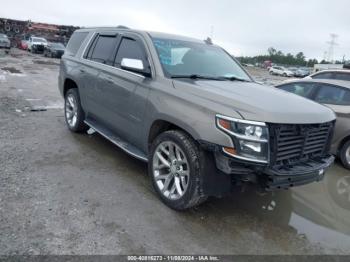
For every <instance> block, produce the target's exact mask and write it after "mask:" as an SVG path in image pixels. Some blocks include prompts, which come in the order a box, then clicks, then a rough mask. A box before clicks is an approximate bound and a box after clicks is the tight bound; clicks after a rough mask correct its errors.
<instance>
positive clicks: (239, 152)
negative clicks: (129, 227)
mask: <svg viewBox="0 0 350 262" xmlns="http://www.w3.org/2000/svg"><path fill="white" fill-rule="evenodd" d="M216 124H217V126H218V128H219V129H221V130H222V131H224V132H225V133H227V134H229V135H230V136H231V138H232V140H233V143H234V148H227V147H223V151H224V152H225V153H227V154H229V155H230V156H233V157H236V158H239V159H243V160H248V161H255V162H259V163H267V162H268V160H269V159H268V155H269V143H268V142H269V133H268V128H267V127H266V124H265V123H263V122H256V121H248V120H242V119H235V118H231V117H226V116H222V115H216Z"/></svg>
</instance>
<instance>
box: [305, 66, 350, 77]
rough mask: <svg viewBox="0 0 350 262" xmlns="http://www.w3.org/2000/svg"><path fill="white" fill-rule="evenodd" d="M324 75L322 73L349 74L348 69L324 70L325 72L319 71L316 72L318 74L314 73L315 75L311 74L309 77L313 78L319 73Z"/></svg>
mask: <svg viewBox="0 0 350 262" xmlns="http://www.w3.org/2000/svg"><path fill="white" fill-rule="evenodd" d="M321 72H322V73H324V72H331V73H332V72H333V73H334V72H341V73H347V74H350V70H349V69H346V68H344V69H325V70H321V71H318V72H315V73H313V74H312V75H311V76H313V75H317V74H319V73H321Z"/></svg>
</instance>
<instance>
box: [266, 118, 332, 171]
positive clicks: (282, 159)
mask: <svg viewBox="0 0 350 262" xmlns="http://www.w3.org/2000/svg"><path fill="white" fill-rule="evenodd" d="M333 126H334V123H333V122H328V123H324V124H309V125H283V124H270V125H269V128H270V141H271V144H270V153H271V156H270V159H271V161H270V163H271V164H272V165H283V164H294V163H296V162H299V161H303V160H305V159H309V158H314V157H320V156H324V155H326V154H327V153H328V151H329V146H330V140H331V137H332V134H333Z"/></svg>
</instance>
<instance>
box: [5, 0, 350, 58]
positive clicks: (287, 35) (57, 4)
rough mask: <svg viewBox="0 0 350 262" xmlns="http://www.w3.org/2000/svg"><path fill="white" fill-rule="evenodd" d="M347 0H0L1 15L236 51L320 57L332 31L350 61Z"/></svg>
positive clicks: (238, 53)
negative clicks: (125, 30) (170, 37)
mask: <svg viewBox="0 0 350 262" xmlns="http://www.w3.org/2000/svg"><path fill="white" fill-rule="evenodd" d="M349 10H350V1H349V0H318V1H317V0H304V1H303V0H265V1H263V0H250V1H249V0H240V1H238V0H216V1H211V0H202V1H197V0H187V1H186V0H172V1H166V0H147V1H146V0H144V1H132V0H128V1H127V0H124V1H120V0H98V1H96V0H55V1H51V0H44V1H39V0H30V1H28V0H15V1H2V3H1V4H0V17H6V18H14V19H23V20H28V19H31V20H32V21H35V22H47V23H56V24H66V25H77V26H101V25H111V26H115V25H120V24H122V25H126V26H129V27H132V28H137V29H146V30H152V31H161V32H169V33H177V34H183V35H187V36H192V37H196V38H200V39H204V38H206V37H207V36H209V35H211V28H213V31H214V33H213V39H214V42H215V43H216V44H219V45H221V46H223V47H224V48H225V49H227V50H228V51H229V52H231V53H233V54H234V55H236V56H241V55H257V54H264V53H266V50H267V48H268V47H270V46H273V47H275V48H276V49H278V50H282V51H283V52H284V53H287V52H290V53H292V54H295V53H297V52H299V51H303V52H304V54H305V55H306V56H307V57H308V58H314V57H315V58H318V59H322V58H323V56H324V52H325V51H327V50H328V45H327V41H329V40H330V36H329V34H330V33H335V34H337V35H339V37H338V39H337V42H338V44H339V45H338V46H336V48H335V52H334V53H335V59H339V60H341V59H342V57H343V55H345V56H346V59H347V60H350V12H349Z"/></svg>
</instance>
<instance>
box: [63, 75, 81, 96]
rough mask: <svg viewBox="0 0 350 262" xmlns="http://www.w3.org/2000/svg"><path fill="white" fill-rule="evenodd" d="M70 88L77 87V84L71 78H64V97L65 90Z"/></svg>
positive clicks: (64, 94)
mask: <svg viewBox="0 0 350 262" xmlns="http://www.w3.org/2000/svg"><path fill="white" fill-rule="evenodd" d="M72 88H78V84H77V83H76V82H75V81H74V80H73V79H71V78H66V79H65V80H64V84H63V97H65V96H66V93H67V91H68V90H69V89H72Z"/></svg>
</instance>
